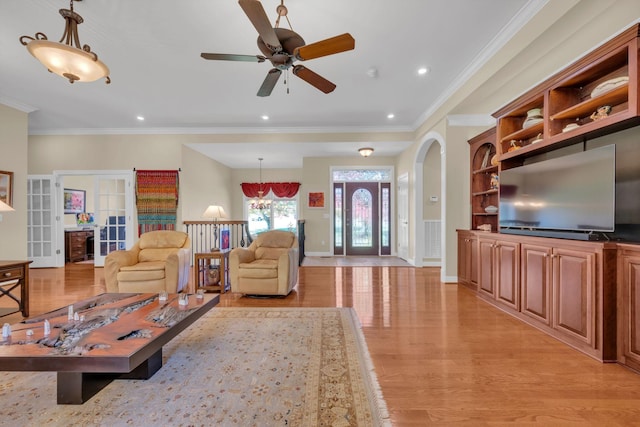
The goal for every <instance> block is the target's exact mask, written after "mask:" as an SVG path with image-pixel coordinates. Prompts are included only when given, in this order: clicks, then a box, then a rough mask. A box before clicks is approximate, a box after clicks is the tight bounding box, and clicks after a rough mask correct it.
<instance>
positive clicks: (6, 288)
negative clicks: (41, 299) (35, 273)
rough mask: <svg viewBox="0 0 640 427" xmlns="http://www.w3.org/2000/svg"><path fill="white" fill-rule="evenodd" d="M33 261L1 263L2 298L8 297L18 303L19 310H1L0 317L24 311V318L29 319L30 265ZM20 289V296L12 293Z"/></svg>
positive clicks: (0, 287)
mask: <svg viewBox="0 0 640 427" xmlns="http://www.w3.org/2000/svg"><path fill="white" fill-rule="evenodd" d="M31 262H32V261H0V298H2V297H7V298H10V299H12V300H14V301H15V302H16V304H17V305H18V309H17V310H13V311H12V309H11V308H8V309H7V308H0V316H6V315H9V314H13V313H16V312H18V311H22V315H23V316H24V317H29V264H31ZM18 286H19V287H20V296H16V295H14V294H13V293H12V291H13V290H14V289H16V288H17V287H18Z"/></svg>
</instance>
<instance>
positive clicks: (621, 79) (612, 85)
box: [591, 76, 629, 98]
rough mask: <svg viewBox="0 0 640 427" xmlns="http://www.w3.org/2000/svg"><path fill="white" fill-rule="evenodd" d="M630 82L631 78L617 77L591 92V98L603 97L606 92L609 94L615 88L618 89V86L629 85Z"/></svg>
mask: <svg viewBox="0 0 640 427" xmlns="http://www.w3.org/2000/svg"><path fill="white" fill-rule="evenodd" d="M628 82H629V77H628V76H625V77H616V78H615V79H609V80H607V81H605V82H602V83H600V84H599V85H598V86H596V87H595V88H594V89H593V90H592V91H591V97H592V98H595V97H597V96H600V95H602V94H603V93H605V92H609V91H610V90H613V89H615V88H617V87H618V86H622V85H624V84H627V83H628Z"/></svg>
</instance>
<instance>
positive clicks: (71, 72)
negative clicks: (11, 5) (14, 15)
mask: <svg viewBox="0 0 640 427" xmlns="http://www.w3.org/2000/svg"><path fill="white" fill-rule="evenodd" d="M75 1H81V0H75ZM73 2H74V0H71V3H70V6H69V9H60V15H62V17H63V18H64V20H65V28H64V33H63V34H62V37H61V38H60V41H59V42H53V41H50V40H48V39H47V36H46V35H45V34H44V33H40V32H38V33H36V34H35V37H31V36H22V37H20V43H22V45H23V46H26V47H27V50H28V51H29V53H31V55H33V56H34V57H35V58H36V59H37V60H38V61H40V62H41V63H42V64H43V65H44V66H45V67H47V69H48V70H49V71H50V72H52V73H55V74H57V75H59V76H61V77H64V78H65V79H67V80H69V83H74V82H76V81H79V82H93V81H95V80H98V79H100V78H103V77H104V79H105V82H106V83H107V84H109V83H111V78H110V77H109V68H108V67H107V66H106V65H105V64H104V62H102V61H100V59H98V55H97V54H96V53H95V52H92V51H91V47H90V46H89V45H86V44H85V45H84V46H82V47H81V45H80V39H79V37H78V24H82V22H84V20H83V19H82V16H80V15H78V14H77V13H75V12H74V11H73Z"/></svg>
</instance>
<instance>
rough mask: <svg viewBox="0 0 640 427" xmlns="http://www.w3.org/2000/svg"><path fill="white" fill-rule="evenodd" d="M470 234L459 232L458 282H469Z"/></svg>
mask: <svg viewBox="0 0 640 427" xmlns="http://www.w3.org/2000/svg"><path fill="white" fill-rule="evenodd" d="M468 241H469V236H467V235H466V234H463V233H458V282H460V283H463V284H466V283H468V282H469V280H470V279H469V267H468V265H467V264H468V262H469V260H468V259H469V255H468V251H469V245H468Z"/></svg>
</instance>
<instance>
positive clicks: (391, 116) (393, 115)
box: [387, 113, 396, 119]
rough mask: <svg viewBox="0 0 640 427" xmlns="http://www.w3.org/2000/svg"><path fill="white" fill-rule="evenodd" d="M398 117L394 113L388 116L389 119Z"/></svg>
mask: <svg viewBox="0 0 640 427" xmlns="http://www.w3.org/2000/svg"><path fill="white" fill-rule="evenodd" d="M395 116H396V115H395V114H393V113H389V114H387V119H393V118H394V117H395Z"/></svg>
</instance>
